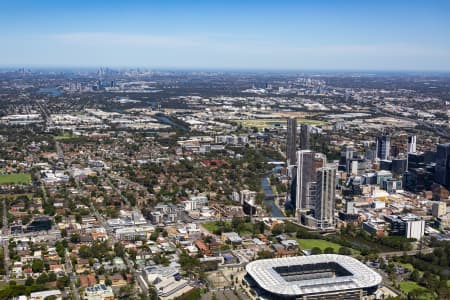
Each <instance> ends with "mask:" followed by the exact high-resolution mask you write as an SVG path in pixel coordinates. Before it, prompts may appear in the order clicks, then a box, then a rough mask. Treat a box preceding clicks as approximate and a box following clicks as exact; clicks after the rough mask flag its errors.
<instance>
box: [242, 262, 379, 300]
mask: <svg viewBox="0 0 450 300" xmlns="http://www.w3.org/2000/svg"><path fill="white" fill-rule="evenodd" d="M246 271H247V275H246V277H245V279H246V280H247V283H248V284H249V285H250V287H251V288H252V289H253V290H254V291H255V292H256V293H257V294H258V296H259V297H260V298H261V299H304V300H306V299H307V300H318V299H326V300H332V299H333V300H334V299H345V300H353V299H362V298H363V297H366V296H370V295H372V294H374V293H375V292H376V291H377V289H378V286H379V285H380V284H381V281H382V278H381V276H380V275H379V274H378V273H376V272H375V271H373V270H372V269H370V268H369V267H367V266H366V265H364V264H363V263H361V262H360V261H358V260H356V259H354V258H352V257H350V256H344V255H337V254H321V255H311V256H296V257H285V258H274V259H262V260H257V261H253V262H251V263H249V264H248V265H247V266H246Z"/></svg>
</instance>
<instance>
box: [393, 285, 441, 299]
mask: <svg viewBox="0 0 450 300" xmlns="http://www.w3.org/2000/svg"><path fill="white" fill-rule="evenodd" d="M399 285H400V289H401V290H402V291H403V292H404V293H405V294H408V293H409V292H411V291H413V290H416V289H418V290H420V291H421V292H422V293H421V295H420V296H419V297H420V299H423V300H429V299H434V298H433V295H432V294H431V292H430V291H429V290H428V289H426V288H424V287H423V286H420V285H418V284H417V283H415V282H414V281H402V282H400V283H399Z"/></svg>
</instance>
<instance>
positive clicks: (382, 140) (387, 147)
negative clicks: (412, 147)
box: [377, 135, 391, 160]
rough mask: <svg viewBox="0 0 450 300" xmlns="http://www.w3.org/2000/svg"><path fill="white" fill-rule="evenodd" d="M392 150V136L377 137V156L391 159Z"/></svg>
mask: <svg viewBox="0 0 450 300" xmlns="http://www.w3.org/2000/svg"><path fill="white" fill-rule="evenodd" d="M390 151H391V138H390V136H388V135H381V136H379V137H377V158H379V159H380V160H386V159H389V155H390Z"/></svg>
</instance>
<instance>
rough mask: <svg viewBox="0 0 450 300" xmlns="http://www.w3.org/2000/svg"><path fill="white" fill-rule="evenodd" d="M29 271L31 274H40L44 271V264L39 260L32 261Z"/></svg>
mask: <svg viewBox="0 0 450 300" xmlns="http://www.w3.org/2000/svg"><path fill="white" fill-rule="evenodd" d="M31 269H32V270H33V273H41V272H42V271H44V262H43V261H42V260H40V259H34V260H33V262H32V263H31Z"/></svg>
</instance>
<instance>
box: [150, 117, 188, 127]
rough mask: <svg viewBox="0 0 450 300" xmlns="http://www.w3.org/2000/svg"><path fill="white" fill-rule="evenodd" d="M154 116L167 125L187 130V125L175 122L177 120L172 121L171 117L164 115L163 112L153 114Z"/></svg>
mask: <svg viewBox="0 0 450 300" xmlns="http://www.w3.org/2000/svg"><path fill="white" fill-rule="evenodd" d="M154 118H155V119H157V120H158V121H160V122H162V123H164V124H168V125H171V126H174V127H177V128H179V129H181V130H183V131H189V128H188V127H187V126H184V125H182V124H180V123H177V122H175V121H173V120H172V119H170V118H168V117H166V116H165V115H163V114H157V115H155V116H154Z"/></svg>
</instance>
